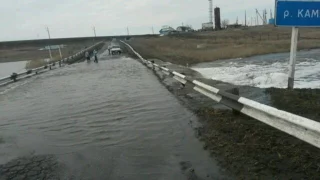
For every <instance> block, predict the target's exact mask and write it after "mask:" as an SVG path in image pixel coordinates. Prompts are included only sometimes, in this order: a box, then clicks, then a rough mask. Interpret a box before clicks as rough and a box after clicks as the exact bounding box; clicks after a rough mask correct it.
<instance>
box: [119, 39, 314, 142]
mask: <svg viewBox="0 0 320 180" xmlns="http://www.w3.org/2000/svg"><path fill="white" fill-rule="evenodd" d="M121 42H122V43H124V44H125V45H127V46H128V47H129V48H130V49H131V50H132V52H133V53H134V54H136V55H137V56H138V57H139V59H140V60H141V62H142V63H143V64H145V65H146V66H148V67H150V68H153V69H155V68H157V69H158V70H161V71H162V72H164V73H165V74H167V75H171V76H173V78H174V79H176V80H178V81H179V82H181V83H182V84H184V85H185V84H187V83H188V84H191V85H194V88H193V89H194V90H195V91H197V92H199V93H201V94H203V95H205V96H207V97H209V98H211V99H213V100H214V101H216V102H219V103H222V104H224V105H226V106H228V107H230V108H232V109H235V110H237V111H240V112H241V113H243V114H246V115H248V116H250V117H252V118H254V119H256V120H259V121H261V122H263V123H265V124H268V125H270V126H272V127H274V128H277V129H279V130H280V131H283V132H286V133H288V134H290V135H292V136H294V137H297V138H299V139H301V140H303V141H305V142H307V143H309V144H312V145H314V146H316V147H318V148H320V123H319V122H316V121H314V120H311V119H307V118H304V117H301V116H298V115H295V114H292V113H288V112H286V111H282V110H279V109H276V108H274V107H270V106H267V105H264V104H261V103H258V102H255V101H252V100H250V99H247V98H245V97H241V96H237V95H234V94H231V93H228V92H226V91H222V90H219V89H217V88H215V87H212V86H209V85H207V84H204V83H202V82H200V81H197V80H193V79H192V78H190V77H187V76H185V75H183V74H180V73H178V72H175V71H171V70H170V69H168V68H166V67H161V66H160V65H158V64H155V63H154V62H151V61H148V60H145V59H144V58H143V57H142V56H141V55H140V54H139V53H137V52H136V51H135V50H134V49H133V48H132V47H131V46H130V45H129V44H127V43H125V42H124V41H121Z"/></svg>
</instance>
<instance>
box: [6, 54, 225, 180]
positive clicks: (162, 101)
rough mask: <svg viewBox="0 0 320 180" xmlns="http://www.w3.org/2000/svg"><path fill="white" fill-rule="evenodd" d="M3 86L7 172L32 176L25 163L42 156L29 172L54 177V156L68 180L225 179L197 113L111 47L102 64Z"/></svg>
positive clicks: (71, 67)
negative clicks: (202, 138) (198, 133)
mask: <svg viewBox="0 0 320 180" xmlns="http://www.w3.org/2000/svg"><path fill="white" fill-rule="evenodd" d="M8 89H10V90H9V91H8ZM0 92H5V93H2V94H0V106H1V108H0V173H1V168H3V167H6V168H7V170H6V169H2V172H7V174H5V176H6V177H9V176H12V177H13V176H15V175H12V174H19V173H22V176H24V175H25V174H23V173H26V171H25V170H21V171H18V170H19V168H27V166H28V165H30V164H31V165H32V163H31V162H35V163H34V164H33V166H32V167H31V168H29V170H30V169H31V170H30V172H28V174H26V176H27V177H28V178H29V179H35V178H36V177H38V176H40V175H41V177H47V178H48V176H51V175H53V174H54V173H52V172H51V173H47V172H48V171H52V168H48V169H45V168H44V167H45V165H43V163H46V162H48V163H49V164H51V165H52V166H54V167H56V165H57V164H59V165H61V167H63V168H62V169H61V171H60V170H59V171H57V172H56V171H55V172H56V173H57V174H59V176H63V177H67V179H70V177H72V178H71V179H99V180H100V179H137V180H143V179H148V180H150V179H164V180H168V179H188V178H189V179H221V178H222V174H223V173H222V170H221V169H220V168H218V167H217V165H216V162H215V161H214V160H213V159H212V158H210V156H209V154H208V153H207V152H206V151H205V150H203V148H202V143H200V142H199V141H198V140H197V139H196V138H195V137H194V129H193V127H195V126H196V118H195V116H194V115H193V114H192V113H191V112H190V111H188V110H187V109H185V108H184V107H183V106H182V105H181V104H180V103H179V102H178V101H177V100H176V98H175V97H174V96H173V95H172V94H171V93H169V92H168V91H167V89H166V88H165V87H164V86H163V85H161V84H160V83H159V82H158V81H157V78H156V77H155V76H154V75H153V74H152V72H151V71H150V70H148V69H147V68H145V67H144V66H142V65H141V64H140V63H139V62H137V61H136V60H133V59H131V58H125V57H121V58H110V57H109V56H107V55H106V53H104V54H102V55H101V59H100V61H99V63H98V64H96V63H93V62H92V63H79V64H73V65H69V66H65V67H64V68H61V69H56V70H53V71H50V72H47V73H44V74H42V75H38V76H35V77H33V78H30V79H27V80H25V81H21V82H17V83H15V86H11V87H8V86H6V87H2V88H1V89H0ZM47 155H48V158H45V156H47ZM31 156H32V157H34V156H36V157H34V158H31V159H29V160H28V157H31ZM20 157H23V158H24V159H23V158H22V159H20V160H19V161H15V159H17V158H20ZM53 159H55V161H56V162H54V163H53V162H51V161H53ZM24 161H28V163H24ZM49 161H50V162H49ZM8 162H9V163H10V162H11V164H10V165H6V164H8ZM1 164H2V165H1ZM41 164H42V165H41ZM31 165H30V166H31ZM40 165H41V167H40V168H38V167H37V166H40ZM51 165H50V167H52V166H51ZM2 166H3V167H2ZM14 166H17V167H15V168H16V169H18V170H16V171H15V173H11V174H10V173H9V172H10V168H11V167H14ZM59 167H60V166H59ZM32 168H33V171H32ZM37 168H38V169H37ZM8 169H9V170H8ZM35 169H36V170H35ZM37 172H38V173H37ZM44 172H45V173H47V174H43V173H44ZM0 179H1V174H0Z"/></svg>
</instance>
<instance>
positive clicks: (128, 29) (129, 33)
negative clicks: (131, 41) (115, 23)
mask: <svg viewBox="0 0 320 180" xmlns="http://www.w3.org/2000/svg"><path fill="white" fill-rule="evenodd" d="M129 34H130V33H129V27H127V35H128V36H129Z"/></svg>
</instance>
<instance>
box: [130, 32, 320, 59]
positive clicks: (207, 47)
mask: <svg viewBox="0 0 320 180" xmlns="http://www.w3.org/2000/svg"><path fill="white" fill-rule="evenodd" d="M290 41H291V28H279V27H273V26H260V27H250V28H248V29H232V30H223V31H216V32H197V33H192V34H181V35H171V36H164V37H155V38H135V39H133V40H131V42H130V44H131V45H132V46H133V47H134V48H135V49H136V50H137V51H138V52H139V53H140V54H141V55H142V56H143V57H145V58H158V59H162V60H165V61H170V62H173V63H176V64H181V65H186V64H187V63H188V64H196V63H201V62H209V61H214V60H218V59H231V58H239V57H249V56H254V55H262V54H268V53H279V52H289V51H290ZM311 48H320V31H319V29H316V28H301V29H300V39H299V44H298V49H299V50H302V49H311Z"/></svg>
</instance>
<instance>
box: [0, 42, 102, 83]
mask: <svg viewBox="0 0 320 180" xmlns="http://www.w3.org/2000/svg"><path fill="white" fill-rule="evenodd" d="M102 45H103V41H101V42H98V43H96V44H94V45H92V46H90V47H88V48H86V49H84V50H81V51H79V52H77V53H75V54H74V55H71V56H69V57H66V58H64V59H61V60H60V61H57V62H54V63H49V64H47V65H45V66H41V67H38V68H34V69H29V70H26V71H23V72H20V73H13V74H12V75H10V76H7V77H3V78H0V86H4V85H7V84H11V83H13V82H15V81H18V80H21V79H25V78H28V77H31V76H34V75H36V74H38V73H42V72H45V71H48V70H51V69H52V68H53V67H56V66H59V65H60V66H62V65H63V64H71V63H75V62H77V61H78V60H80V59H83V55H84V53H85V52H86V51H91V50H93V49H94V48H97V47H101V46H102Z"/></svg>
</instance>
